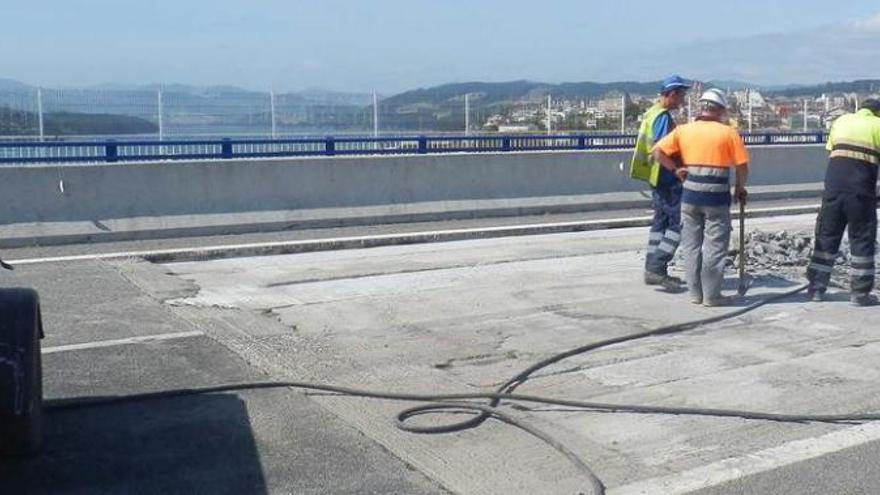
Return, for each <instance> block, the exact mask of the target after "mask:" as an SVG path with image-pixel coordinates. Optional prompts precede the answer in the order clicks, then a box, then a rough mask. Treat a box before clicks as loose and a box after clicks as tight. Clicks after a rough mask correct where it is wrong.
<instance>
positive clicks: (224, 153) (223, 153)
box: [220, 138, 232, 158]
mask: <svg viewBox="0 0 880 495" xmlns="http://www.w3.org/2000/svg"><path fill="white" fill-rule="evenodd" d="M220 158H232V140H230V139H229V138H223V139H222V140H221V141H220Z"/></svg>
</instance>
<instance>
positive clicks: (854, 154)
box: [825, 108, 880, 165]
mask: <svg viewBox="0 0 880 495" xmlns="http://www.w3.org/2000/svg"><path fill="white" fill-rule="evenodd" d="M825 148H826V149H827V150H828V151H830V152H831V158H834V157H842V158H853V159H856V160H859V161H862V162H865V163H870V164H873V165H877V164H878V163H880V117H877V116H876V115H874V112H872V111H871V110H868V109H867V108H863V109H861V110H859V111H858V112H856V113H848V114H846V115H841V116H840V117H838V118H837V120H835V121H834V124H833V125H832V126H831V133H830V134H829V135H828V143H827V144H826V145H825Z"/></svg>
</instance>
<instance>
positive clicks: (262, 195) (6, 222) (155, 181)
mask: <svg viewBox="0 0 880 495" xmlns="http://www.w3.org/2000/svg"><path fill="white" fill-rule="evenodd" d="M750 152H751V155H752V163H753V166H752V176H751V182H752V184H755V185H781V184H806V183H815V182H820V181H821V180H822V178H823V176H824V169H825V162H826V156H827V155H826V152H825V151H824V150H823V148H822V147H821V146H816V145H804V146H796V145H795V146H766V147H753V148H751V149H750ZM630 155H631V152H630V151H628V150H626V151H624V150H621V151H587V152H527V153H485V154H464V153H462V154H446V155H426V156H424V155H406V156H383V157H369V156H350V157H321V158H297V159H292V158H286V159H265V160H234V161H199V162H145V163H124V164H106V165H57V166H35V165H31V166H4V167H0V194H2V197H3V198H4V207H3V208H2V209H0V223H2V224H3V226H4V227H2V229H3V230H2V231H0V237H4V238H5V239H6V241H0V245H10V242H11V243H13V244H21V243H25V244H26V242H24V241H22V242H18V241H13V240H10V239H13V238H21V239H24V238H28V237H44V238H45V237H51V235H50V234H51V232H49V231H47V230H46V229H49V230H52V229H54V230H55V231H59V229H60V230H64V227H63V226H65V225H66V226H68V227H69V226H71V225H74V226H76V225H80V224H83V225H88V226H90V227H89V229H90V230H91V232H90V233H89V235H91V236H92V237H94V238H98V237H106V238H107V239H108V240H109V239H114V240H115V239H122V238H136V237H138V235H136V234H135V233H137V232H141V233H142V234H144V233H145V234H144V235H146V236H155V235H157V234H158V233H159V232H160V231H167V232H172V233H173V234H172V235H187V234H188V233H189V234H209V233H213V232H214V231H215V230H216V231H217V233H220V232H236V230H230V228H231V226H233V225H238V226H243V225H253V228H252V229H250V230H251V231H253V230H265V229H267V228H288V227H291V226H295V225H294V224H295V223H296V221H295V220H296V219H300V220H306V219H308V218H309V216H308V215H307V214H306V212H322V213H321V215H318V216H319V217H321V218H323V219H324V221H330V223H332V220H333V219H334V218H337V219H338V218H341V217H345V216H351V217H359V218H360V220H359V222H356V223H370V218H379V217H382V216H387V215H393V214H397V215H398V217H400V218H397V219H396V221H404V220H406V216H407V215H408V214H413V212H421V213H423V215H422V216H419V217H418V218H417V219H419V220H424V219H426V217H425V215H429V216H430V214H433V215H435V216H436V217H437V218H443V214H444V212H448V213H454V212H459V213H460V212H462V211H472V213H471V214H470V216H479V212H480V211H481V210H487V209H495V210H498V209H499V208H500V209H502V210H504V209H505V208H506V210H507V211H509V212H510V213H516V212H517V211H519V210H518V208H521V207H523V205H531V206H532V209H533V210H534V212H541V211H549V210H551V209H552V206H553V205H562V206H564V207H565V208H567V209H568V210H569V211H578V209H579V208H582V209H589V208H590V204H593V206H594V207H595V205H596V204H597V202H596V201H595V200H592V201H591V200H589V199H588V198H589V197H591V195H597V194H603V195H604V196H606V197H607V198H609V199H608V200H609V201H612V200H613V196H608V194H609V193H612V194H613V193H626V192H635V191H640V190H644V189H645V187H644V185H643V184H642V183H639V182H636V181H633V180H630V179H629V178H628V177H627V176H626V173H625V172H626V169H627V168H628V162H629V158H630ZM629 197H632V195H629ZM606 203H607V201H606ZM603 204H604V203H603ZM419 205H423V206H422V207H419ZM425 205H428V206H425ZM469 205H470V206H472V208H469ZM487 205H488V206H487ZM605 206H606V207H607V205H605ZM490 207H491V208H490ZM358 210H364V211H373V212H374V213H375V214H371V215H366V216H365V215H359V214H357V211H358ZM382 212H385V213H384V214H382ZM279 215H280V216H279ZM224 218H229V219H230V220H229V221H226V220H224ZM248 218H252V219H253V220H252V221H249V220H248ZM273 218H274V219H277V221H272V219H273ZM414 218H416V217H414ZM175 219H178V220H180V221H179V222H177V223H175ZM291 222H293V223H291ZM276 224H277V225H276ZM335 224H336V225H338V224H340V223H339V222H336V223H335ZM260 225H262V227H261V226H260ZM270 225H275V227H270ZM47 226H50V227H51V229H50V228H49V227H47ZM199 226H201V227H203V228H202V229H201V230H199V228H198V227H199ZM224 228H225V230H224ZM16 229H17V230H16ZM34 229H37V231H39V230H40V229H42V230H43V232H36V233H35V234H33V235H30V236H29V235H27V232H31V233H33V232H35V231H34ZM89 229H86V230H89ZM212 229H214V230H212ZM218 229H219V230H218ZM68 230H70V229H68ZM79 230H80V229H79V227H74V228H72V230H71V232H67V233H65V235H67V234H70V235H73V236H74V237H75V236H76V232H79ZM239 231H248V228H244V230H241V229H239ZM16 232H17V233H16ZM126 233H127V234H126ZM114 234H115V235H114ZM59 235H60V234H59ZM60 237H64V236H60ZM60 237H59V238H60ZM64 238H65V239H67V240H66V241H65V242H69V241H72V240H75V239H73V238H70V236H69V235H68V236H67V237H64Z"/></svg>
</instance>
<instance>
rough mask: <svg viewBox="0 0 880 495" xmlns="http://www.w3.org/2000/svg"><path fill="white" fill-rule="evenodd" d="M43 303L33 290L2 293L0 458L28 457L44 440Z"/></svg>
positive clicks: (0, 331)
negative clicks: (41, 346)
mask: <svg viewBox="0 0 880 495" xmlns="http://www.w3.org/2000/svg"><path fill="white" fill-rule="evenodd" d="M42 333H43V325H42V321H41V318H40V299H39V296H38V295H37V292H36V291H35V290H33V289H21V288H14V289H0V456H7V457H8V456H14V457H17V456H26V455H31V454H35V453H36V452H37V451H38V450H39V449H40V444H41V443H42V437H43V428H42V424H43V379H42V367H41V362H40V338H41V337H42Z"/></svg>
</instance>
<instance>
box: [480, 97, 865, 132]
mask: <svg viewBox="0 0 880 495" xmlns="http://www.w3.org/2000/svg"><path fill="white" fill-rule="evenodd" d="M699 93H700V89H699V87H697V88H696V89H695V90H694V91H691V92H690V93H689V95H688V105H687V106H685V107H683V108H682V109H680V110H679V111H677V112H675V116H676V120H677V121H679V122H684V121H689V120H692V119H694V118H695V117H696V116H697V114H698V112H699V103H698V101H697V100H698V98H699ZM867 96H868V95H867V94H858V93H834V94H827V93H823V94H820V95H817V96H809V97H792V96H782V95H766V94H764V93H762V92H761V91H759V90H749V89H743V90H736V91H729V92H728V98H729V101H730V103H731V108H730V111H729V114H730V118H731V122H732V123H733V124H734V125H735V126H737V127H738V128H740V129H741V130H743V131H747V132H748V131H751V132H760V131H767V130H772V131H792V132H797V131H810V130H814V131H815V130H825V129H828V128H829V127H830V126H831V123H832V122H833V121H834V119H836V118H837V117H839V116H840V115H842V114H844V113H847V112H852V111H854V110H855V108H856V106H857V105H858V101H859V100H860V99H862V98H865V97H867ZM655 99H656V95H653V94H628V93H621V92H617V91H612V92H609V93H607V94H605V95H603V96H602V97H600V98H592V99H586V98H574V99H570V98H564V99H554V98H553V97H552V95H550V98H549V99H548V100H547V101H532V102H522V103H516V104H513V105H511V107H510V108H509V109H507V110H506V111H503V112H499V113H495V114H493V115H490V116H489V117H488V118H486V119H485V121H483V122H481V125H480V129H479V130H482V131H495V132H501V133H508V132H535V131H546V130H548V128H549V129H550V130H551V131H552V130H556V131H600V130H602V131H607V130H616V129H620V130H621V131H622V132H626V131H632V130H634V129H635V127H636V126H637V125H638V122H639V118H640V116H641V115H642V113H644V111H645V110H646V109H647V108H648V107H650V106H651V105H652V104H653V102H654V101H655Z"/></svg>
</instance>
